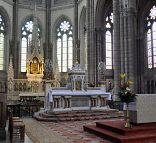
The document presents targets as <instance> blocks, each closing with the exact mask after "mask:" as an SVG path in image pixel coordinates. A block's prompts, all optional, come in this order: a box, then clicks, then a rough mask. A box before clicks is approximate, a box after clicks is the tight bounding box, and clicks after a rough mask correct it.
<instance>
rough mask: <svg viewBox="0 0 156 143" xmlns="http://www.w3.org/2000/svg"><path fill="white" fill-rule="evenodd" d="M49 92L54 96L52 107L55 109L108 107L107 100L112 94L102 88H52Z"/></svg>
mask: <svg viewBox="0 0 156 143" xmlns="http://www.w3.org/2000/svg"><path fill="white" fill-rule="evenodd" d="M49 93H50V95H49V96H51V97H52V98H53V99H52V102H53V105H52V107H51V109H52V110H53V111H63V110H91V109H104V108H107V104H106V103H107V102H106V100H107V97H108V96H109V94H110V93H106V92H103V91H100V90H93V91H91V90H90V91H71V90H62V91H60V90H59V91H57V90H52V91H50V92H49ZM47 99H51V98H47Z"/></svg>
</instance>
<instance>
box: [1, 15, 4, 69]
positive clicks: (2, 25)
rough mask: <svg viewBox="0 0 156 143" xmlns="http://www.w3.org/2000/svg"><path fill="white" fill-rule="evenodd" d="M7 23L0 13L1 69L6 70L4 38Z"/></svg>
mask: <svg viewBox="0 0 156 143" xmlns="http://www.w3.org/2000/svg"><path fill="white" fill-rule="evenodd" d="M4 33H5V24H4V20H3V17H2V15H1V14H0V70H4V39H5V35H4Z"/></svg>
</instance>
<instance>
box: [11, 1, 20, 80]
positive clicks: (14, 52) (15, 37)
mask: <svg viewBox="0 0 156 143" xmlns="http://www.w3.org/2000/svg"><path fill="white" fill-rule="evenodd" d="M11 46H12V47H10V55H12V56H13V67H14V74H15V75H14V76H15V78H17V76H18V66H19V64H18V63H19V59H18V57H19V56H18V54H19V53H18V51H19V45H18V0H13V22H12V44H11Z"/></svg>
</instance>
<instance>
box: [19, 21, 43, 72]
mask: <svg viewBox="0 0 156 143" xmlns="http://www.w3.org/2000/svg"><path fill="white" fill-rule="evenodd" d="M32 31H33V20H32V19H30V20H29V21H26V22H25V23H24V24H23V26H22V39H21V72H26V58H27V51H28V47H29V46H30V45H31V42H32ZM40 35H41V34H40V28H38V40H39V45H40Z"/></svg>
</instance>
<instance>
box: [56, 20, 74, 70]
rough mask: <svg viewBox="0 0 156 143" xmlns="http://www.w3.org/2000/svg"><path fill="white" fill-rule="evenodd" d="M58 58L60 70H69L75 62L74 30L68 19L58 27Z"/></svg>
mask: <svg viewBox="0 0 156 143" xmlns="http://www.w3.org/2000/svg"><path fill="white" fill-rule="evenodd" d="M57 59H58V66H59V71H60V72H67V70H68V68H71V67H72V64H73V32H72V25H71V24H70V22H68V21H67V20H64V21H61V23H60V24H59V26H58V27H57Z"/></svg>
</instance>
